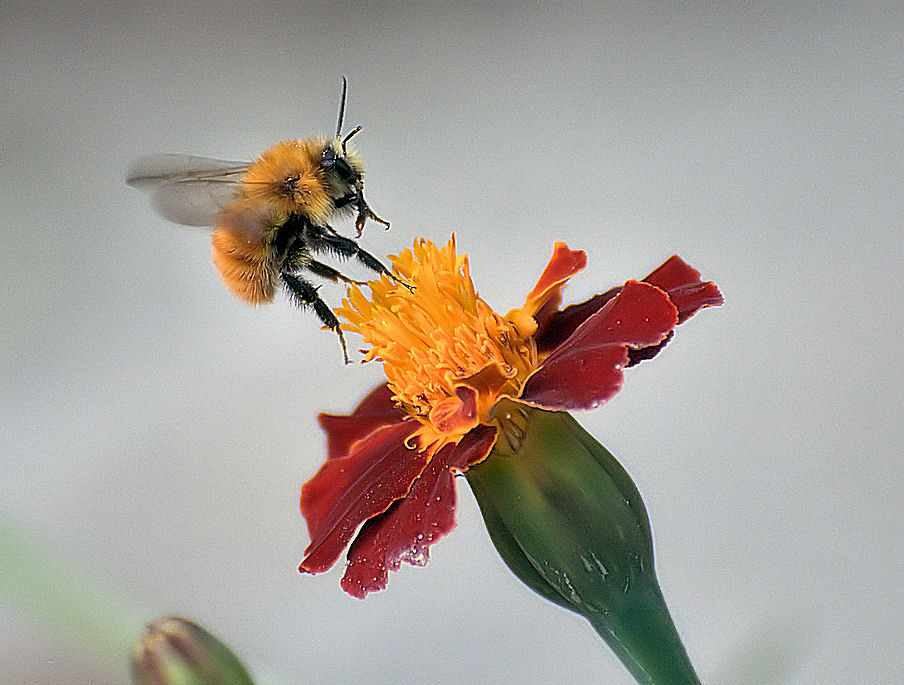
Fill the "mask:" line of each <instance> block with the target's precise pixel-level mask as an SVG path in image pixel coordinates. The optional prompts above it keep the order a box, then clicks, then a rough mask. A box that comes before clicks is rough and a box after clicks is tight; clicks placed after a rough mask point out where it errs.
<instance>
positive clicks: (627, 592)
mask: <svg viewBox="0 0 904 685" xmlns="http://www.w3.org/2000/svg"><path fill="white" fill-rule="evenodd" d="M509 409H512V411H509V412H508V414H511V415H514V414H515V412H517V413H518V414H520V416H522V417H525V416H526V419H525V421H524V422H523V423H522V424H521V425H519V426H517V427H516V429H515V430H510V431H509V434H508V436H503V437H505V439H502V438H501V439H500V440H499V441H498V442H497V445H496V447H494V449H493V451H492V452H491V453H490V455H489V457H487V459H486V460H485V461H483V462H481V463H480V464H478V465H477V466H474V467H472V468H471V469H470V470H469V471H467V473H466V474H465V475H466V477H467V480H468V483H469V484H470V485H471V488H472V490H473V491H474V495H475V497H476V498H477V502H478V504H479V506H480V510H481V513H482V514H483V518H484V522H485V523H486V526H487V529H488V531H489V533H490V538H491V539H492V541H493V544H494V545H495V546H496V549H497V550H498V551H499V554H500V556H501V557H502V559H503V561H505V563H506V564H507V565H508V566H509V568H510V569H511V570H512V572H513V573H514V574H515V575H516V576H518V578H520V579H521V580H522V581H523V582H524V583H525V584H526V585H527V586H528V587H530V588H531V589H532V590H534V591H535V592H536V593H537V594H539V595H541V596H542V597H544V598H546V599H548V600H550V601H551V602H554V603H556V604H558V605H559V606H562V607H565V608H566V609H570V610H571V611H575V612H577V613H579V614H581V615H582V616H584V617H585V618H587V619H588V620H589V621H590V623H591V624H592V625H593V627H594V628H595V629H596V631H597V632H598V633H599V634H600V636H601V637H603V639H604V640H605V641H606V642H607V643H608V644H609V646H610V647H611V648H612V650H613V651H614V652H615V653H616V655H617V656H618V657H619V659H620V660H621V661H622V663H623V664H624V665H625V667H626V668H627V669H628V671H629V672H630V673H631V674H632V675H633V676H634V678H635V679H636V680H637V682H638V683H641V684H642V685H652V684H657V685H662V684H666V683H667V684H669V685H686V684H687V685H693V684H699V682H700V681H699V679H698V678H697V676H696V674H695V673H694V669H693V667H692V665H691V663H690V660H689V659H688V657H687V653H686V651H685V649H684V646H683V645H682V643H681V639H680V638H679V636H678V632H677V630H676V629H675V626H674V624H673V622H672V619H671V617H670V615H669V612H668V608H667V607H666V604H665V600H664V599H663V597H662V593H661V591H660V589H659V583H658V581H657V580H656V575H655V572H654V567H653V542H652V534H651V531H650V524H649V520H648V518H647V513H646V509H645V508H644V504H643V501H642V500H641V498H640V494H639V493H638V491H637V488H636V487H635V485H634V483H633V482H632V480H631V478H630V477H629V476H628V474H627V472H626V471H625V470H624V469H623V468H622V466H621V465H620V464H619V463H618V462H617V461H616V460H615V458H614V457H613V456H612V455H611V454H610V453H609V452H608V451H607V450H606V449H605V448H604V447H603V446H602V445H600V444H599V442H597V441H596V440H595V439H594V438H593V436H591V435H590V434H589V433H587V432H586V431H585V430H584V429H583V428H581V426H580V425H579V424H578V423H577V421H575V420H574V419H573V418H572V417H571V416H570V415H569V414H567V413H565V412H549V411H543V410H540V409H534V408H530V407H524V406H523V405H520V406H518V407H517V409H513V408H512V407H509ZM503 430H506V429H505V428H503Z"/></svg>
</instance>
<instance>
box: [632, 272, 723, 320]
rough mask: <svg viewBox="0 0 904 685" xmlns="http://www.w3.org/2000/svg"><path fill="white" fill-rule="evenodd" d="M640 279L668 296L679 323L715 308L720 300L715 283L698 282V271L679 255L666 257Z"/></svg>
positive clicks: (720, 294) (720, 296)
mask: <svg viewBox="0 0 904 685" xmlns="http://www.w3.org/2000/svg"><path fill="white" fill-rule="evenodd" d="M643 280H644V281H646V282H647V283H652V284H653V285H655V286H657V287H659V288H662V289H663V290H665V291H666V292H667V293H668V294H669V298H670V299H671V300H672V303H673V304H674V305H675V306H676V307H678V323H682V322H684V321H687V320H688V319H689V318H691V317H692V316H693V315H694V314H696V313H697V312H698V311H699V310H700V309H702V308H703V307H716V306H718V305H720V304H722V301H723V300H722V293H720V292H719V289H718V288H717V287H716V284H715V283H713V282H712V281H706V282H705V283H704V282H703V281H701V280H700V272H699V271H697V270H696V269H695V268H693V267H692V266H690V265H688V264H687V263H685V261H684V260H682V259H681V257H679V256H678V255H672V256H671V257H669V258H668V260H666V262H665V264H663V265H662V266H660V267H659V268H658V269H656V270H655V271H654V272H653V273H651V274H650V275H649V276H647V277H646V278H645V279H643Z"/></svg>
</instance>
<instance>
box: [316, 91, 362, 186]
mask: <svg viewBox="0 0 904 685" xmlns="http://www.w3.org/2000/svg"><path fill="white" fill-rule="evenodd" d="M347 92H348V82H347V81H346V80H345V77H344V76H343V77H342V99H341V100H340V102H339V123H337V124H336V136H335V137H334V138H333V139H332V140H331V141H330V142H329V143H328V144H327V145H326V147H324V148H323V154H322V155H321V158H320V165H321V166H322V167H323V169H324V170H326V171H327V172H329V173H331V174H333V175H334V176H335V177H336V178H337V179H338V180H339V181H341V182H342V183H347V184H348V185H349V186H354V185H355V184H356V183H358V181H360V180H361V176H362V174H363V173H364V166H363V165H362V163H361V158H360V157H359V156H358V155H357V154H356V153H355V152H354V151H351V152H349V150H348V147H347V146H348V141H349V140H351V139H352V138H353V137H354V136H355V135H357V133H358V132H359V131H360V130H361V127H360V126H356V127H355V128H353V129H352V130H351V131H349V133H348V134H347V135H346V136H345V137H344V138H343V137H342V122H343V119H344V118H345V96H346V94H347Z"/></svg>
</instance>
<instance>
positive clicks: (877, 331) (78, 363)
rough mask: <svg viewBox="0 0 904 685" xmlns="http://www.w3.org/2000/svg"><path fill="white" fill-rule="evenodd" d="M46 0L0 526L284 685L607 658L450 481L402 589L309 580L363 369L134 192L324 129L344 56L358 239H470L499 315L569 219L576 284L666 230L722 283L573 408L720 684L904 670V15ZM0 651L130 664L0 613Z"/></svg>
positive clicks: (18, 97)
mask: <svg viewBox="0 0 904 685" xmlns="http://www.w3.org/2000/svg"><path fill="white" fill-rule="evenodd" d="M30 5H31V3H22V4H20V3H9V2H6V3H3V5H2V11H0V37H2V55H0V72H2V74H3V84H2V89H3V94H2V101H3V105H2V107H0V116H2V118H3V122H2V129H0V146H2V147H0V184H2V195H0V197H2V199H0V208H2V210H0V211H2V214H0V222H2V223H0V226H2V228H3V231H4V239H3V257H2V269H0V282H2V293H3V295H2V300H0V306H2V310H0V317H2V320H3V322H4V323H3V326H2V329H0V330H2V348H0V359H2V369H0V392H2V397H3V402H2V414H0V448H2V454H0V513H2V515H3V516H5V517H11V518H12V519H13V520H15V521H18V522H19V523H20V524H21V525H23V526H25V527H26V528H27V529H28V530H30V531H32V533H33V535H34V538H35V540H36V541H37V542H38V543H39V544H41V545H46V546H48V547H49V548H50V549H52V551H53V553H54V554H55V555H56V557H57V558H58V559H59V560H60V561H61V562H62V563H65V564H69V565H71V566H73V567H75V568H76V569H79V570H80V572H83V573H84V574H86V576H87V577H88V578H90V579H91V580H92V581H93V582H94V583H96V584H97V585H98V586H99V587H100V588H101V589H102V590H103V591H104V592H106V593H109V594H110V596H111V597H120V598H122V601H124V602H125V604H126V605H128V606H129V607H131V608H132V610H134V611H135V612H136V615H137V616H138V617H139V619H140V620H146V619H151V618H154V617H156V616H158V615H161V614H165V613H168V612H172V611H177V612H181V613H183V614H186V615H188V616H191V617H193V618H195V619H198V620H200V621H202V622H203V623H204V624H205V625H207V626H208V627H210V628H211V629H212V630H214V631H215V632H216V633H217V634H219V635H220V636H222V637H223V638H225V639H226V640H227V641H228V642H229V643H230V644H231V645H232V646H233V647H234V648H235V649H236V650H237V651H238V652H239V653H240V654H241V655H242V656H243V657H244V658H245V659H246V660H247V662H248V663H249V665H251V666H252V668H253V669H254V670H255V672H256V673H257V674H259V675H261V676H262V677H263V676H265V677H266V678H268V679H271V680H270V682H282V683H301V682H304V683H330V682H370V683H390V682H392V683H468V682H474V683H490V682H500V681H501V682H521V683H546V682H591V681H592V682H607V683H628V682H629V678H628V677H627V675H626V674H625V673H624V671H623V669H622V668H621V666H620V665H619V664H618V663H617V662H616V660H615V659H614V657H613V656H612V655H611V654H610V653H609V652H608V650H607V649H606V648H605V647H604V646H603V644H602V643H601V641H600V640H599V639H598V638H597V637H596V635H595V634H594V633H593V631H592V630H591V628H590V627H589V625H587V624H586V623H585V622H584V621H583V620H581V619H580V618H578V617H576V616H573V615H571V614H569V613H567V612H565V611H563V610H561V609H559V608H557V607H554V606H552V605H549V604H547V603H545V602H543V601H542V600H540V599H539V598H537V597H536V596H533V595H532V594H531V593H530V592H529V591H528V590H526V589H525V588H524V587H523V586H521V585H520V583H519V582H518V581H517V580H516V579H515V578H514V577H513V576H511V575H510V574H509V573H508V572H507V570H506V569H505V567H504V566H503V564H502V563H501V562H500V561H499V559H498V558H497V556H496V554H495V552H494V550H493V548H492V546H491V544H490V543H489V541H488V537H487V534H486V531H485V530H484V528H483V525H482V523H481V521H480V518H479V514H478V512H477V508H476V504H475V502H474V500H473V498H472V497H471V495H470V493H469V492H468V489H467V487H466V485H464V483H462V484H461V485H462V488H461V508H460V514H459V521H458V527H457V529H456V531H455V532H454V533H453V534H452V535H450V536H449V537H448V538H446V539H445V540H443V541H442V542H441V543H439V544H438V545H436V546H435V547H434V549H433V550H432V555H431V560H430V563H429V564H428V565H427V567H426V568H424V569H413V568H410V567H405V568H404V569H403V570H402V571H401V572H399V573H397V574H394V575H393V576H392V577H391V579H390V585H389V588H388V590H386V591H384V592H381V593H377V594H374V595H371V596H370V597H368V598H367V599H366V600H365V601H363V602H361V601H357V600H354V599H351V598H350V597H348V596H346V595H345V594H344V593H343V592H342V591H341V590H340V588H339V577H340V574H341V570H340V569H338V568H337V569H334V571H333V572H331V573H329V574H326V575H323V576H317V577H311V576H300V575H298V574H297V572H296V570H295V569H296V566H297V564H298V563H299V561H300V559H301V554H302V549H303V547H304V546H305V544H306V542H307V536H306V533H305V532H304V526H303V522H302V520H301V517H300V515H299V513H298V509H297V496H298V490H299V486H300V484H301V483H302V482H303V481H304V480H305V479H306V478H308V477H310V475H312V474H313V473H314V472H315V470H316V469H317V468H318V466H319V464H320V462H321V460H322V458H323V455H324V449H325V446H324V440H323V437H322V435H321V433H320V432H319V430H318V428H317V426H316V423H315V416H316V414H317V412H318V411H320V410H332V411H340V412H341V411H346V410H349V409H351V408H352V406H353V405H354V404H355V403H356V401H357V399H358V398H359V397H361V396H362V395H363V393H364V392H365V391H367V390H368V389H369V388H370V387H371V386H372V385H374V384H375V383H376V382H377V381H378V380H379V378H380V377H381V371H380V369H379V368H378V367H377V366H374V365H371V366H369V367H363V368H360V367H357V366H350V367H343V366H342V364H341V357H340V353H339V349H338V346H337V344H336V341H335V339H334V338H333V337H331V335H330V334H328V333H324V332H320V331H319V330H318V327H317V324H316V321H315V320H314V319H313V317H312V316H311V315H302V314H299V313H298V312H296V311H294V310H293V309H291V308H290V307H289V306H288V305H287V304H286V303H284V302H279V303H278V304H276V305H274V306H271V307H268V308H261V309H257V310H255V309H253V308H250V307H246V306H244V305H243V304H242V303H240V302H239V301H237V300H236V299H234V298H233V297H232V296H231V295H230V294H229V293H228V291H226V289H225V288H224V287H223V286H222V285H221V283H220V282H219V279H218V276H217V274H216V272H215V270H214V268H213V266H212V264H211V262H210V257H209V246H208V239H207V236H206V235H205V233H204V232H203V231H193V230H187V229H184V228H181V227H176V226H173V225H170V224H167V223H166V222H165V221H163V220H162V219H160V218H159V217H157V216H155V215H154V214H153V213H152V211H151V209H150V208H149V205H148V202H147V198H146V197H144V196H143V195H142V194H140V193H138V192H137V191H134V190H131V189H129V188H127V187H126V186H125V185H124V183H123V177H124V174H125V169H126V167H127V166H128V163H129V161H130V160H131V159H133V158H134V157H137V156H140V155H142V154H146V153H151V152H159V151H177V152H192V153H195V154H201V155H209V156H220V157H225V158H238V159H241V158H248V159H250V158H252V157H253V156H254V155H255V154H257V153H259V152H261V151H263V150H264V149H266V148H267V147H268V146H269V145H271V144H273V143H274V142H276V141H278V140H280V139H284V138H288V137H296V136H305V135H308V134H311V133H317V132H321V131H322V132H329V131H331V130H332V127H333V126H334V121H335V114H336V107H337V104H338V94H339V85H340V78H341V76H342V75H343V74H345V75H347V76H348V78H349V83H350V93H349V105H348V112H347V123H348V125H349V126H352V125H356V124H363V125H364V126H365V128H364V132H363V133H362V134H361V135H360V136H359V138H358V139H357V144H358V147H359V149H360V150H361V152H362V155H363V157H364V160H365V163H366V164H367V167H368V177H367V178H368V196H369V199H370V200H371V203H372V205H373V207H374V209H375V210H376V211H377V212H378V213H380V214H382V215H384V216H385V217H387V218H388V219H390V220H391V221H392V222H393V228H392V230H391V231H389V232H387V233H384V232H382V231H381V230H380V228H379V227H378V226H373V227H371V228H370V229H369V230H368V231H367V232H366V233H365V235H364V238H363V239H362V244H363V245H364V246H365V247H366V248H367V249H369V250H371V251H372V252H374V253H375V254H378V255H385V254H387V253H390V252H394V251H398V250H399V249H401V248H402V247H404V246H407V245H409V244H410V242H411V240H412V239H413V238H414V237H415V236H417V235H426V236H428V237H430V238H432V239H433V240H435V241H445V240H446V239H447V238H448V237H449V235H450V233H451V232H452V231H456V232H457V234H458V237H459V244H460V246H461V248H462V249H463V250H466V251H467V252H469V253H470V255H471V261H472V273H473V275H474V278H475V280H476V283H477V286H478V288H479V290H480V292H481V294H482V296H483V297H484V298H485V299H486V300H487V301H488V302H490V303H491V304H492V305H493V306H494V307H495V308H496V309H497V310H498V311H501V312H505V311H507V310H508V309H509V308H511V307H513V306H516V305H519V304H520V303H521V302H522V300H523V297H524V294H525V293H526V292H527V290H528V289H529V288H530V287H531V286H532V284H533V282H534V279H535V278H536V276H537V275H538V273H539V271H540V270H541V268H542V267H543V265H544V264H545V262H546V259H547V258H548V256H549V254H550V252H551V249H552V243H553V241H555V240H564V241H566V242H567V243H568V244H569V246H571V247H575V248H584V249H586V250H587V251H588V253H589V258H590V264H589V267H588V269H587V270H586V271H585V272H584V273H583V274H581V276H580V277H578V278H576V279H574V280H573V282H572V284H571V285H570V286H569V288H568V290H567V291H566V299H567V300H569V301H578V300H579V299H583V298H585V297H587V296H589V295H591V294H593V293H594V292H598V291H600V290H602V289H605V288H608V287H609V286H611V285H614V284H617V283H620V282H622V281H623V280H624V279H626V278H629V277H635V276H638V277H639V276H642V275H644V274H646V273H647V272H648V271H649V270H651V269H652V268H653V267H655V266H656V265H658V264H659V263H660V262H661V261H663V260H664V259H665V258H666V257H668V256H669V255H670V254H672V253H673V252H677V253H679V254H681V255H682V256H683V257H684V258H685V259H687V260H688V261H689V262H691V263H692V264H693V265H695V266H697V267H698V268H700V269H701V270H702V271H703V273H704V276H706V277H708V278H712V279H714V280H716V281H717V282H718V283H719V285H720V286H721V288H722V290H723V292H724V294H725V296H726V300H727V304H726V305H725V306H724V307H722V308H720V309H715V310H707V311H704V312H703V313H701V314H700V315H699V316H698V317H697V318H696V319H695V320H694V321H692V322H691V323H690V324H689V325H687V326H684V327H682V329H680V331H679V334H678V336H677V337H676V339H675V341H674V342H673V343H672V344H671V345H670V346H669V348H668V349H667V350H666V352H665V353H664V354H663V355H661V356H660V357H659V358H658V359H657V360H656V361H655V363H650V364H646V365H642V366H641V367H639V368H636V369H632V370H631V372H630V374H629V376H628V378H627V384H626V390H625V391H624V392H623V393H622V394H620V395H619V396H618V397H617V398H616V399H614V400H613V401H612V402H610V403H609V404H608V405H605V406H603V407H601V408H600V409H599V410H597V411H594V412H591V413H587V414H584V415H581V416H580V417H579V418H580V420H581V421H582V422H583V424H584V425H585V426H586V427H587V428H588V429H589V430H590V431H591V432H592V433H594V435H596V436H597V437H598V438H599V439H600V440H601V441H602V442H603V443H604V444H606V445H607V446H608V447H609V448H610V449H611V450H612V451H613V452H614V453H615V454H616V455H617V456H618V457H619V458H620V459H621V461H622V463H623V464H624V465H625V467H626V468H627V469H628V471H629V472H630V473H631V474H632V476H633V477H634V479H635V480H636V482H637V485H638V487H639V489H640V491H641V492H642V494H643V495H644V498H645V500H646V502H647V505H648V508H649V512H650V516H651V519H652V524H653V529H654V535H655V541H656V545H657V563H658V567H659V574H660V579H661V582H662V585H663V588H664V591H665V594H666V597H667V599H668V601H669V603H670V607H671V609H672V612H673V615H674V617H675V620H676V623H677V624H678V626H679V629H680V631H681V633H682V636H683V638H684V640H685V642H686V645H687V648H688V650H689V652H690V654H691V657H692V659H693V661H694V663H695V664H696V666H697V668H698V670H699V672H700V674H701V676H702V678H703V679H704V681H706V682H708V683H743V682H764V683H766V682H769V683H773V682H774V683H778V682H781V683H808V684H817V683H819V684H825V683H861V682H862V683H892V682H898V681H899V679H900V673H899V664H900V658H901V654H902V652H904V649H902V648H904V642H902V632H904V631H902V619H901V612H902V609H904V601H902V592H901V589H900V572H901V561H902V559H901V551H900V550H901V543H902V536H901V532H900V519H901V515H902V509H904V507H902V495H901V486H902V475H901V473H902V471H901V460H900V447H901V442H902V440H901V438H902V428H901V418H900V413H901V406H902V396H901V390H900V386H901V381H902V374H901V371H900V369H901V363H900V351H899V346H900V341H901V331H902V324H904V321H902V313H901V311H902V310H901V304H900V299H901V295H900V288H901V282H902V276H904V268H902V267H904V263H902V247H904V246H902V224H904V213H902V206H904V202H902V178H904V175H902V159H904V136H902V125H901V122H902V120H904V91H902V74H904V49H902V26H904V11H902V9H901V5H900V4H898V3H889V4H888V5H881V4H879V5H872V4H860V3H841V4H825V3H819V4H800V5H798V4H794V5H789V6H782V5H774V4H758V5H757V7H756V8H753V7H752V6H753V5H754V3H750V6H749V7H748V8H747V9H738V8H736V7H734V6H729V5H727V4H726V5H724V6H723V5H721V4H712V3H695V4H682V5H671V4H662V5H660V4H651V3H643V4H640V5H638V6H634V4H633V3H627V4H626V5H600V6H596V5H593V4H589V5H587V6H584V7H582V8H574V7H567V6H561V5H557V4H553V3H546V2H537V3H523V4H521V3H472V4H470V5H462V6H460V7H456V8H454V9H453V8H448V7H441V6H439V5H438V6H435V7H426V6H423V5H420V4H419V5H414V4H412V5H405V4H401V3H396V4H386V5H385V6H383V7H363V8H361V7H359V6H357V5H356V4H353V3H347V4H344V3H335V2H334V3H330V4H329V5H328V6H324V7H323V8H320V7H319V4H314V5H312V6H304V5H297V6H285V7H276V6H271V5H265V6H261V7H257V6H255V5H256V3H241V4H235V5H226V4H221V3H214V4H210V5H203V4H193V3H173V4H171V5H166V6H163V5H158V4H153V5H145V4H137V5H136V6H134V7H132V8H124V7H119V6H107V7H104V6H102V5H101V4H90V5H89V4H86V5H85V6H83V7H79V6H75V5H52V6H44V7H42V8H41V9H35V8H32V7H30ZM732 5H733V4H732ZM344 228H345V229H346V230H350V227H344ZM323 292H324V294H325V295H326V297H327V299H328V300H329V301H330V302H331V303H332V304H338V301H339V296H340V292H339V289H338V288H337V287H333V286H326V287H325V288H324V290H323ZM356 346H357V342H355V341H352V347H356ZM0 563H2V560H0ZM139 628H140V625H139V624H138V623H136V624H135V631H136V633H137V631H138V630H139ZM0 667H2V673H3V674H4V675H3V676H0V679H5V678H9V679H8V680H6V681H5V682H16V683H29V684H30V683H45V682H94V683H105V682H121V681H122V680H123V679H125V677H126V676H125V669H124V667H123V670H122V671H120V672H118V673H112V674H111V673H109V672H107V671H104V670H99V669H98V668H97V667H96V666H94V665H93V661H92V657H91V655H90V654H85V653H84V652H83V651H80V650H74V649H72V648H71V647H70V646H68V644H67V641H66V640H59V639H57V638H56V637H55V635H54V633H53V632H52V631H51V630H50V629H48V628H47V627H46V625H45V624H44V623H43V622H41V621H39V620H35V619H33V618H32V617H31V616H30V615H29V614H28V613H27V612H25V611H23V610H22V609H21V608H20V607H19V606H18V605H17V604H16V603H14V602H12V601H10V600H9V599H8V598H4V597H0Z"/></svg>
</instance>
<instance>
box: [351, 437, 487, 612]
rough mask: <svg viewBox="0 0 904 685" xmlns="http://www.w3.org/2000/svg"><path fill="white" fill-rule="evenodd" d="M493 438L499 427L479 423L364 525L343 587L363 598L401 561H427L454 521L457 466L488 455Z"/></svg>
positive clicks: (419, 563)
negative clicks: (404, 493)
mask: <svg viewBox="0 0 904 685" xmlns="http://www.w3.org/2000/svg"><path fill="white" fill-rule="evenodd" d="M495 442H496V429H495V428H493V427H491V426H478V427H477V428H475V429H474V430H472V431H471V432H469V433H468V434H467V435H465V437H463V438H462V439H461V441H460V442H459V443H458V444H457V445H451V444H450V445H447V446H446V447H444V448H443V449H441V450H440V451H439V452H438V453H437V454H435V455H434V457H433V459H432V460H431V462H430V464H428V465H427V468H426V469H424V473H423V474H421V477H420V478H418V479H417V480H416V481H415V483H414V485H413V486H412V488H411V492H409V493H408V496H407V497H405V499H403V500H400V501H398V502H396V503H395V504H393V505H392V507H391V508H390V509H389V510H388V511H386V512H385V513H384V514H381V515H379V516H376V517H374V518H372V519H370V520H369V521H368V522H367V523H365V524H364V526H363V527H362V528H361V532H360V533H359V534H358V536H357V537H356V538H355V541H354V542H353V543H352V546H351V549H350V550H349V553H348V559H349V561H348V566H347V567H346V569H345V575H344V576H343V578H342V588H343V589H344V590H345V591H346V592H347V593H349V594H350V595H353V596H354V597H358V598H363V597H364V596H365V595H366V594H367V593H368V592H373V591H374V590H382V589H383V588H385V587H386V583H387V582H388V580H389V571H390V570H392V571H397V570H398V569H399V566H400V565H401V563H402V562H403V561H407V562H408V563H409V564H412V565H415V566H423V565H424V564H426V563H427V557H428V553H429V552H428V550H429V547H430V545H432V544H433V543H434V542H436V541H437V540H439V539H440V538H441V537H442V536H443V535H445V534H446V533H448V532H449V531H451V530H452V528H453V527H454V526H455V507H456V494H455V478H454V475H453V473H454V471H463V470H465V469H466V468H467V467H468V465H470V464H473V463H476V462H478V461H480V460H482V459H483V458H485V457H486V455H487V454H488V453H489V451H490V449H491V448H492V447H493V444H494V443H495Z"/></svg>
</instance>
